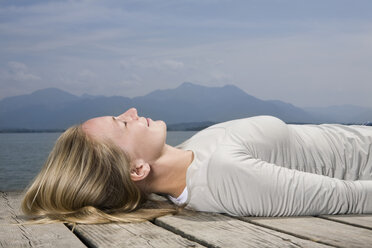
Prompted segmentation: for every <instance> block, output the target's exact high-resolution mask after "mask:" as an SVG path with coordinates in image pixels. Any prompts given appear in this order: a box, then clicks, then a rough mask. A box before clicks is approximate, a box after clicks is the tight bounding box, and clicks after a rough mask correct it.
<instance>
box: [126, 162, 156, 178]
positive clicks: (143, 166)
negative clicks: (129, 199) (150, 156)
mask: <svg viewBox="0 0 372 248" xmlns="http://www.w3.org/2000/svg"><path fill="white" fill-rule="evenodd" d="M150 170H151V167H150V165H149V164H148V163H146V162H145V161H144V160H142V159H139V160H136V161H134V162H133V164H132V168H131V170H130V178H131V179H132V181H134V182H136V181H140V180H143V179H145V178H146V177H147V176H148V175H149V173H150Z"/></svg>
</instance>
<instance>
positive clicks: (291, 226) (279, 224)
mask: <svg viewBox="0 0 372 248" xmlns="http://www.w3.org/2000/svg"><path fill="white" fill-rule="evenodd" d="M239 219H242V220H245V221H248V222H250V223H254V224H259V225H262V226H264V227H268V228H272V229H274V230H278V231H281V232H285V233H288V234H292V235H296V236H298V237H302V238H306V239H310V240H314V241H317V242H320V243H323V244H329V245H333V246H337V247H366V246H370V245H371V244H372V230H369V229H366V228H360V227H355V226H351V225H348V224H343V223H339V222H335V221H330V220H326V219H322V218H317V217H312V216H303V217H271V218H268V217H265V218H263V217H239Z"/></svg>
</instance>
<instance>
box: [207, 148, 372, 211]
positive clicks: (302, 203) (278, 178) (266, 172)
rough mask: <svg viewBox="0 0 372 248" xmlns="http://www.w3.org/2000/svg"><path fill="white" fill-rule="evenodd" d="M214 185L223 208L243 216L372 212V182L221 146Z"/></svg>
mask: <svg viewBox="0 0 372 248" xmlns="http://www.w3.org/2000/svg"><path fill="white" fill-rule="evenodd" d="M212 160H213V161H211V162H210V168H209V170H208V179H209V183H208V185H209V187H210V189H211V192H212V194H213V197H214V199H215V200H216V202H217V203H218V204H219V205H220V207H221V211H223V212H226V213H228V214H231V215H240V216H290V215H320V214H346V213H372V181H371V180H359V181H346V180H341V179H336V178H331V177H328V176H323V175H318V174H313V173H308V172H303V171H299V170H295V169H289V168H285V167H281V166H278V165H275V164H272V163H268V162H266V161H262V160H261V159H257V158H254V157H252V156H251V155H249V154H246V152H245V151H244V150H239V149H236V148H232V147H224V146H222V147H220V149H219V150H218V151H216V152H215V156H213V158H212Z"/></svg>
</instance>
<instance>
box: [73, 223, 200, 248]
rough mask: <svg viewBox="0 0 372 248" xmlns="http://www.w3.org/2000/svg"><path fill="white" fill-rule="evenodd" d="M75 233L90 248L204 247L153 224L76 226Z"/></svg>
mask: <svg viewBox="0 0 372 248" xmlns="http://www.w3.org/2000/svg"><path fill="white" fill-rule="evenodd" d="M74 233H76V234H77V235H78V236H79V237H80V239H82V240H84V242H85V243H86V244H87V245H88V246H90V247H139V248H140V247H141V248H142V247H203V246H202V245H199V244H198V243H195V242H193V241H190V240H187V239H184V238H182V237H181V236H179V235H177V234H174V233H172V232H169V231H167V230H165V229H163V228H161V227H158V226H156V225H154V224H152V223H151V222H141V223H130V224H96V225H76V227H75V229H74Z"/></svg>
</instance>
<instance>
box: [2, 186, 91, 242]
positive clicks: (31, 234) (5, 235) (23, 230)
mask: <svg viewBox="0 0 372 248" xmlns="http://www.w3.org/2000/svg"><path fill="white" fill-rule="evenodd" d="M0 196H1V197H0V247H35V246H37V247H86V246H85V245H84V244H83V243H82V242H81V241H80V240H79V239H78V238H77V237H76V236H75V235H74V234H73V233H72V232H71V231H70V230H69V229H68V228H67V227H66V226H65V225H64V224H62V223H60V224H59V223H58V224H46V225H19V226H17V225H14V223H22V222H23V220H22V213H21V211H20V203H21V199H22V194H21V193H20V192H12V193H6V192H0Z"/></svg>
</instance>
